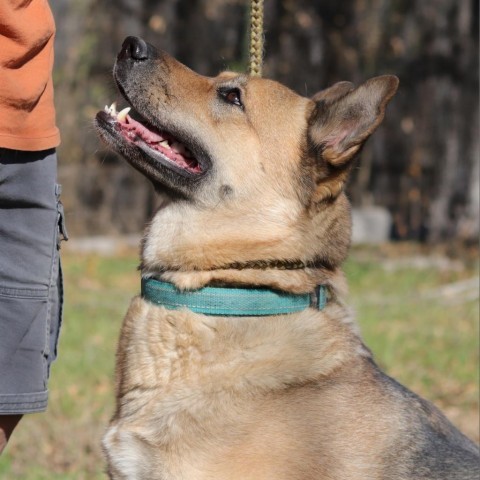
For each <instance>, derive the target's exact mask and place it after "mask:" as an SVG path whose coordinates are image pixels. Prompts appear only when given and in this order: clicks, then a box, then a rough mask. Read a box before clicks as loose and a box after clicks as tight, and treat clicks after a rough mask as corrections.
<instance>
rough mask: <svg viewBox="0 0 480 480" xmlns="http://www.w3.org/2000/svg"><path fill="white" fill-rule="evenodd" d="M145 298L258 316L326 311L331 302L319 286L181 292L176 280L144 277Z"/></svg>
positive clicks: (213, 311)
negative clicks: (309, 289)
mask: <svg viewBox="0 0 480 480" xmlns="http://www.w3.org/2000/svg"><path fill="white" fill-rule="evenodd" d="M142 297H143V298H144V299H145V300H147V301H149V302H151V303H153V304H155V305H159V306H163V307H165V308H168V309H170V310H178V309H180V308H188V309H189V310H191V311H192V312H196V313H203V314H204V315H222V316H232V317H242V316H243V317H244V316H251V317H257V316H266V315H284V314H287V313H295V312H300V311H302V310H305V309H306V308H309V307H312V308H315V309H317V310H323V309H324V308H325V305H326V303H327V288H326V287H325V285H319V286H318V287H316V288H315V291H314V292H313V293H311V294H309V293H306V294H293V293H285V292H280V291H277V290H272V289H270V288H248V287H245V288H226V287H203V288H200V289H198V290H193V291H181V290H178V289H177V288H176V287H175V285H173V284H172V283H168V282H162V281H161V280H156V279H154V278H142Z"/></svg>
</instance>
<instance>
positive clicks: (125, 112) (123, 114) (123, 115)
mask: <svg viewBox="0 0 480 480" xmlns="http://www.w3.org/2000/svg"><path fill="white" fill-rule="evenodd" d="M130 110H131V108H130V107H127V108H124V109H123V110H122V111H121V112H118V113H117V120H118V121H119V122H124V121H125V120H126V118H127V115H128V112H129V111H130Z"/></svg>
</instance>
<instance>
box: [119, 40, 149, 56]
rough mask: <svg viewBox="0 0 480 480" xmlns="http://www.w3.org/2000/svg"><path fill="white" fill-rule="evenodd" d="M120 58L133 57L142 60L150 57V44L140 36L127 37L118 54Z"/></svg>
mask: <svg viewBox="0 0 480 480" xmlns="http://www.w3.org/2000/svg"><path fill="white" fill-rule="evenodd" d="M117 58H118V60H127V59H132V60H134V61H142V60H147V59H148V45H147V43H146V42H145V40H143V39H141V38H138V37H127V38H126V39H125V40H124V41H123V44H122V49H121V50H120V53H119V54H118V57H117Z"/></svg>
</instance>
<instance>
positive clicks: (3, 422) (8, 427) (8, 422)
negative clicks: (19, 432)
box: [0, 415, 22, 455]
mask: <svg viewBox="0 0 480 480" xmlns="http://www.w3.org/2000/svg"><path fill="white" fill-rule="evenodd" d="M21 418H22V415H0V455H1V454H2V452H3V450H4V448H5V447H6V446H7V442H8V439H9V438H10V435H11V434H12V432H13V430H14V428H15V427H16V426H17V424H18V422H19V421H20V419H21Z"/></svg>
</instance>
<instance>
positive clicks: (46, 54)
mask: <svg viewBox="0 0 480 480" xmlns="http://www.w3.org/2000/svg"><path fill="white" fill-rule="evenodd" d="M54 37H55V23H54V19H53V15H52V12H51V10H50V7H49V5H48V2H47V0H0V147H3V148H10V149H14V150H29V151H37V150H47V149H49V148H52V147H56V146H58V144H59V143H60V134H59V131H58V128H57V127H56V124H55V107H54V103H53V83H52V68H53V40H54Z"/></svg>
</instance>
